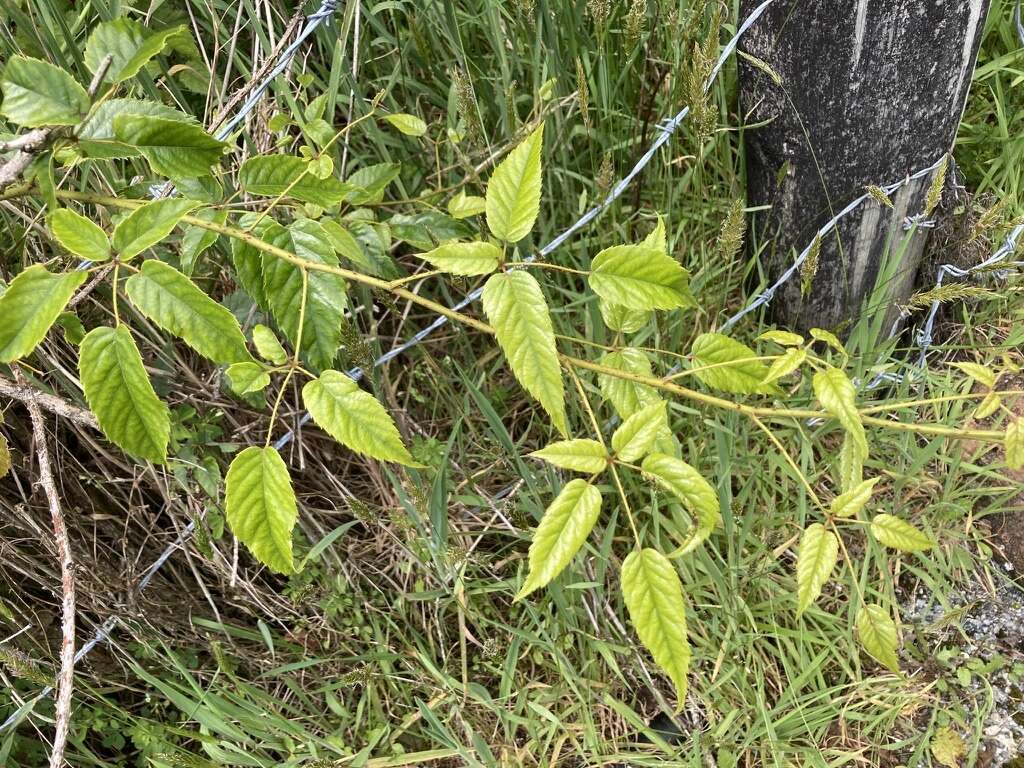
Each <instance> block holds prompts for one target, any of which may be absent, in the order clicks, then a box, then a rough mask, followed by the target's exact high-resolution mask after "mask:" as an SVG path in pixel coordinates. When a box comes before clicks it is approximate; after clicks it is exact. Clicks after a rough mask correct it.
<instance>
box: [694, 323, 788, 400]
mask: <svg viewBox="0 0 1024 768" xmlns="http://www.w3.org/2000/svg"><path fill="white" fill-rule="evenodd" d="M690 351H691V355H692V357H693V375H694V376H696V377H697V378H698V379H700V380H701V381H702V382H704V383H705V384H706V385H708V386H709V387H711V388H712V389H718V390H721V391H722V392H731V393H733V394H737V395H752V394H771V393H773V392H776V391H777V389H776V386H775V385H774V384H771V383H767V382H765V379H766V378H768V374H769V369H768V366H766V365H765V364H764V363H762V362H761V361H760V360H758V359H757V353H756V352H755V351H754V350H752V349H751V348H750V347H748V346H746V345H745V344H741V343H740V342H738V341H736V340H735V339H732V338H730V337H728V336H723V335H722V334H720V333H702V334H701V335H700V336H698V337H697V338H696V340H695V341H694V342H693V348H692V349H691V350H690Z"/></svg>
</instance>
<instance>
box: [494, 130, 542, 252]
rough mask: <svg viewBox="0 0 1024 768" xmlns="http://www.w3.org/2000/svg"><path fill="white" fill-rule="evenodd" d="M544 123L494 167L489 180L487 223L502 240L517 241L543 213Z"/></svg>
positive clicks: (524, 235)
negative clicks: (542, 152)
mask: <svg viewBox="0 0 1024 768" xmlns="http://www.w3.org/2000/svg"><path fill="white" fill-rule="evenodd" d="M543 147H544V124H543V123H541V125H540V127H538V128H537V130H535V131H534V132H533V133H531V134H530V135H529V136H527V137H526V139H525V140H524V141H523V142H522V143H521V144H520V145H519V146H517V147H516V148H515V149H513V150H512V151H511V152H510V153H509V155H508V157H506V158H505V159H504V160H503V161H501V163H499V164H498V167H497V168H495V169H494V173H493V174H492V175H491V179H490V181H489V182H488V183H487V197H486V211H487V226H488V227H490V230H491V234H493V235H494V236H495V237H496V238H498V239H499V240H504V241H506V242H509V243H515V242H518V241H520V240H522V239H523V238H524V237H526V236H527V235H528V234H529V233H530V230H531V229H533V225H534V222H536V221H537V216H538V214H539V213H540V192H541V162H540V153H541V150H542V149H543Z"/></svg>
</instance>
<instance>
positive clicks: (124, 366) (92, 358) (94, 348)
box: [78, 325, 171, 464]
mask: <svg viewBox="0 0 1024 768" xmlns="http://www.w3.org/2000/svg"><path fill="white" fill-rule="evenodd" d="M78 371H79V374H80V376H81V379H82V389H83V390H84V391H85V400H86V402H87V403H88V404H89V410H91V411H92V412H93V413H94V414H96V420H97V421H99V423H100V429H102V430H103V434H104V435H106V436H107V439H108V440H110V441H111V442H112V443H114V444H115V445H117V446H119V447H120V448H121V449H123V450H124V451H125V452H126V453H129V454H131V455H132V456H137V457H139V458H141V459H148V460H150V461H152V462H154V463H157V464H163V463H164V462H165V461H166V460H167V442H168V440H169V439H170V431H171V418H170V412H169V411H168V409H167V406H166V405H165V404H164V403H163V402H162V401H161V400H160V398H158V397H157V396H156V392H154V391H153V385H152V384H151V383H150V381H149V376H147V375H146V369H145V368H144V367H143V365H142V356H141V355H140V354H139V348H138V347H137V346H135V340H134V339H133V338H132V335H131V333H130V332H129V331H128V329H127V328H126V327H125V326H123V325H119V326H118V327H117V328H107V327H100V328H94V329H93V330H91V331H90V332H89V333H87V334H86V336H85V338H84V339H83V340H82V345H81V347H80V348H79V358H78Z"/></svg>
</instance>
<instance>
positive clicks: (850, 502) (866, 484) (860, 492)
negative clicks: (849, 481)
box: [831, 477, 882, 517]
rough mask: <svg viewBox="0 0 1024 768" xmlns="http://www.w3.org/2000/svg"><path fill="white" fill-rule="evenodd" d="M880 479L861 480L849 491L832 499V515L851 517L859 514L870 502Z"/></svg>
mask: <svg viewBox="0 0 1024 768" xmlns="http://www.w3.org/2000/svg"><path fill="white" fill-rule="evenodd" d="M881 479H882V478H880V477H872V478H871V479H870V480H862V481H860V482H858V483H857V484H856V485H855V486H853V487H852V488H850V490H848V491H845V492H843V493H841V494H839V495H838V496H836V497H835V498H834V499H832V506H831V510H832V514H833V515H835V516H836V517H853V516H854V515H856V514H857V513H859V512H860V511H861V510H862V509H864V506H865V505H866V504H867V503H868V501H870V500H871V492H872V491H873V490H874V488H875V484H876V483H877V482H878V481H879V480H881Z"/></svg>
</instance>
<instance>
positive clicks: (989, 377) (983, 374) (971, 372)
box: [951, 363, 996, 389]
mask: <svg viewBox="0 0 1024 768" xmlns="http://www.w3.org/2000/svg"><path fill="white" fill-rule="evenodd" d="M951 365H952V366H953V367H955V368H959V369H960V370H961V371H963V372H964V373H966V374H967V375H968V376H970V377H971V378H972V379H974V380H975V381H976V382H978V383H979V384H981V385H983V386H985V387H988V388H989V389H993V388H995V386H996V373H995V371H993V370H992V369H991V368H988V367H986V366H984V365H979V364H978V363H951Z"/></svg>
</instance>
